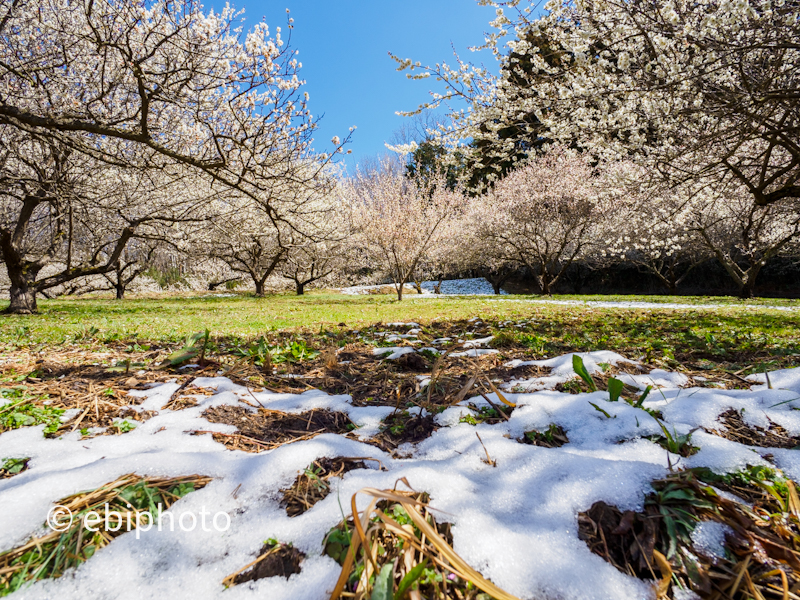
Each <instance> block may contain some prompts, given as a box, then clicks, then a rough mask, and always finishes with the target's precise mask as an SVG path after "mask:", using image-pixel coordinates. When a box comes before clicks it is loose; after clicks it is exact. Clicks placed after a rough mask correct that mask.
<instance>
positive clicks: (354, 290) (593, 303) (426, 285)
mask: <svg viewBox="0 0 800 600" xmlns="http://www.w3.org/2000/svg"><path fill="white" fill-rule="evenodd" d="M437 283H439V282H438V281H423V282H422V290H423V292H422V294H417V293H416V288H415V287H414V286H413V285H412V284H410V283H407V284H406V285H405V289H406V290H408V292H410V293H411V295H409V296H407V298H409V299H422V298H437V297H439V296H442V295H444V296H494V295H495V294H494V290H492V286H491V284H490V283H489V282H488V281H486V280H485V279H483V278H481V277H476V278H473V279H448V280H445V281H443V282H442V287H441V294H434V293H433V290H434V286H435V285H436V284H437ZM382 288H385V289H386V290H389V289H390V288H391V289H393V288H394V286H393V285H392V284H384V285H356V286H352V287H348V288H342V290H341V292H342V293H343V294H348V295H359V294H369V293H370V290H378V289H382ZM500 295H501V296H506V295H508V292H506V291H504V290H501V292H500ZM491 301H494V302H528V303H533V304H553V305H562V306H585V307H587V308H589V307H591V308H637V309H644V310H652V309H662V310H708V309H720V308H742V307H746V308H748V309H749V308H756V309H766V310H782V311H789V312H792V311H798V310H800V306H772V305H765V304H747V303H745V304H721V303H717V302H711V303H702V304H689V303H686V302H642V301H634V300H631V301H627V300H621V301H614V302H612V301H605V300H548V299H543V298H503V299H500V298H493V299H492V300H490V302H491Z"/></svg>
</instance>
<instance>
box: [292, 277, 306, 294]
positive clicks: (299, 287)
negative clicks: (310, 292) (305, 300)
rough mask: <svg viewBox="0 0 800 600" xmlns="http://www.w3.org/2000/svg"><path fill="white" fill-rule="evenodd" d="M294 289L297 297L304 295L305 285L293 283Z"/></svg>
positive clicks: (297, 282)
mask: <svg viewBox="0 0 800 600" xmlns="http://www.w3.org/2000/svg"><path fill="white" fill-rule="evenodd" d="M294 283H295V288H297V295H298V296H302V295H303V294H305V293H306V284H305V283H300V282H299V281H295V282H294Z"/></svg>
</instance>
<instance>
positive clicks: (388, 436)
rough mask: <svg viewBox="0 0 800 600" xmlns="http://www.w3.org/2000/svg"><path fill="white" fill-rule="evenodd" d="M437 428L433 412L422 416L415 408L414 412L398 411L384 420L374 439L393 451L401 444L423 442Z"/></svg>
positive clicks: (381, 446) (384, 447) (385, 448)
mask: <svg viewBox="0 0 800 600" xmlns="http://www.w3.org/2000/svg"><path fill="white" fill-rule="evenodd" d="M435 430H436V425H435V424H434V422H433V415H432V414H427V415H425V416H424V417H421V416H420V415H419V411H418V410H414V412H413V414H412V413H410V412H409V411H407V410H404V411H397V412H394V413H392V414H390V415H389V416H388V417H386V418H385V419H384V420H383V426H382V427H381V432H380V433H379V434H378V435H376V436H375V437H374V438H372V440H373V441H374V442H376V444H377V445H378V446H379V447H380V448H383V449H384V450H387V451H388V452H391V451H392V450H394V449H395V448H397V447H398V446H400V445H401V444H405V443H411V444H416V443H417V442H421V441H422V440H424V439H426V438H428V437H430V435H431V434H432V433H433V432H434V431H435Z"/></svg>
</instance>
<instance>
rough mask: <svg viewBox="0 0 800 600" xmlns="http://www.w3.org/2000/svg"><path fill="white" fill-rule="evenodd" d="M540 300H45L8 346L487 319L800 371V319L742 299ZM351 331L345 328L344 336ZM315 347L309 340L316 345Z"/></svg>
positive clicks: (566, 336)
mask: <svg viewBox="0 0 800 600" xmlns="http://www.w3.org/2000/svg"><path fill="white" fill-rule="evenodd" d="M530 299H531V297H530V296H510V297H505V298H504V300H500V301H498V299H497V297H492V296H473V297H442V298H435V299H414V297H413V296H409V297H407V298H406V299H404V300H403V302H397V301H396V300H395V299H393V297H391V296H373V295H370V296H345V295H341V294H334V293H323V292H316V293H311V294H308V295H306V296H301V297H298V296H294V295H291V294H277V295H273V296H268V297H266V298H256V297H253V296H250V295H247V294H239V295H236V296H234V297H228V298H219V297H215V296H213V295H205V296H198V295H193V296H188V295H184V296H174V295H172V296H166V295H165V296H161V297H154V298H133V299H129V300H124V301H116V300H111V299H104V298H96V297H94V298H87V297H84V298H65V299H56V300H42V301H41V302H40V311H41V313H40V314H38V315H32V316H21V315H11V316H4V317H0V344H3V345H5V346H6V349H10V350H13V349H14V348H19V347H35V346H37V345H41V346H43V347H46V346H52V345H60V344H75V345H78V346H84V345H86V346H94V345H96V344H97V343H98V342H99V343H105V344H108V343H115V342H119V343H125V344H130V348H131V351H136V350H137V349H144V348H147V344H149V343H160V344H167V343H169V344H174V343H178V342H181V341H183V340H184V339H185V338H186V336H187V335H189V334H192V333H195V332H199V331H204V330H205V329H206V328H207V329H209V330H210V332H211V337H212V338H213V339H215V340H230V341H233V342H236V343H240V342H244V341H246V342H247V343H248V344H249V343H253V342H255V341H256V340H257V339H258V337H259V336H267V337H268V338H269V339H270V344H274V343H277V342H278V341H279V340H278V339H277V332H282V333H284V334H288V333H304V334H306V335H311V334H318V333H323V332H335V333H336V334H337V335H342V334H343V333H344V332H345V331H347V330H350V329H363V328H364V327H366V326H370V325H373V324H376V323H378V322H383V323H387V322H394V321H417V322H419V323H421V324H423V325H425V326H427V327H429V328H431V330H432V331H433V330H436V329H441V328H442V327H444V326H445V325H446V323H447V322H452V321H463V320H465V319H469V318H472V317H480V318H481V319H483V320H484V322H486V323H487V324H488V325H490V326H491V327H492V330H493V332H494V333H495V334H498V333H501V332H502V335H503V338H502V339H499V340H498V342H499V343H498V345H497V347H500V348H502V347H503V346H504V345H515V344H520V345H522V346H525V347H527V348H529V349H530V351H531V352H532V353H534V354H537V355H540V356H541V355H549V356H552V355H555V354H561V353H564V352H569V351H576V350H577V351H589V350H614V351H617V352H620V353H622V354H625V355H627V356H630V357H632V358H639V357H644V358H646V359H647V360H654V359H661V360H664V361H667V362H669V361H673V360H678V361H686V360H694V361H700V362H701V361H703V360H708V361H712V362H726V361H727V362H731V363H735V362H742V361H744V362H745V364H743V365H742V366H747V364H749V363H748V361H750V360H751V358H752V359H753V360H756V359H757V360H758V361H759V364H761V365H762V366H764V365H766V366H767V367H770V368H772V367H777V366H778V365H785V364H787V362H788V363H791V364H795V363H797V362H798V360H797V358H796V357H798V356H800V335H799V334H800V310H798V311H779V310H770V309H766V308H759V307H758V305H757V304H754V303H750V302H748V303H744V304H743V303H742V302H741V301H739V300H736V299H731V298H712V299H710V300H711V301H712V302H713V303H723V304H726V306H725V307H722V308H715V309H703V310H695V309H680V310H673V309H664V310H658V309H650V310H639V309H618V308H612V309H606V308H597V307H591V306H584V305H557V304H542V303H536V302H520V301H513V300H530ZM553 299H555V300H562V299H571V297H566V296H556V297H554V298H553ZM572 299H574V298H572ZM580 299H595V300H619V299H626V297H621V296H586V297H580ZM628 299H636V300H645V299H646V300H655V299H660V300H666V301H670V302H673V301H674V302H691V303H695V304H697V303H698V302H699V299H698V298H687V297H653V298H650V297H647V298H644V297H640V296H636V297H631V298H628ZM508 300H512V301H508ZM762 302H768V303H775V304H784V305H788V304H792V303H794V304H796V301H786V300H784V301H779V300H774V301H773V300H772V299H768V300H763V301H762ZM506 320H508V321H513V322H514V323H520V322H523V323H522V326H521V327H514V326H502V323H503V322H504V321H506ZM340 323H344V324H345V325H346V327H340V326H339V324H340ZM465 325H466V324H465ZM313 337H314V336H313V335H312V337H311V338H310V340H309V341H310V342H311V343H312V345H313V342H314V340H313ZM340 339H341V338H340ZM248 347H249V346H248ZM770 361H773V362H774V365H773V364H772V363H770Z"/></svg>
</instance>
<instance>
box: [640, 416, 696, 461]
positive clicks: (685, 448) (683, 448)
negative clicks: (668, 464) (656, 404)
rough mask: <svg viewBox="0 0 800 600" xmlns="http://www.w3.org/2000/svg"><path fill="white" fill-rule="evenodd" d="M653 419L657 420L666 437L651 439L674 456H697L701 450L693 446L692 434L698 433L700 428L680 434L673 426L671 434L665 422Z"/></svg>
mask: <svg viewBox="0 0 800 600" xmlns="http://www.w3.org/2000/svg"><path fill="white" fill-rule="evenodd" d="M653 418H654V419H655V421H656V423H658V425H659V427H661V431H662V432H663V433H664V436H663V437H662V436H653V437H651V438H650V439H652V440H653V441H654V442H656V443H657V444H658V445H660V446H661V447H662V448H664V449H665V450H667V451H669V452H671V453H672V454H678V455H680V456H684V457H686V456H691V455H692V454H695V453H696V452H697V451H698V450H699V449H700V448H698V447H697V446H693V445H692V434H693V433H694V432H695V431H697V429H698V428H696V427H695V428H694V429H692V430H691V431H689V432H688V433H685V434H679V433H677V432H676V431H675V427H674V426H673V428H672V432H671V433H670V431H669V429H667V426H666V425H665V424H664V422H663V421H661V420H660V419H658V418H656V417H653Z"/></svg>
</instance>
